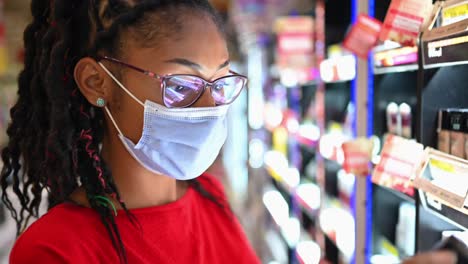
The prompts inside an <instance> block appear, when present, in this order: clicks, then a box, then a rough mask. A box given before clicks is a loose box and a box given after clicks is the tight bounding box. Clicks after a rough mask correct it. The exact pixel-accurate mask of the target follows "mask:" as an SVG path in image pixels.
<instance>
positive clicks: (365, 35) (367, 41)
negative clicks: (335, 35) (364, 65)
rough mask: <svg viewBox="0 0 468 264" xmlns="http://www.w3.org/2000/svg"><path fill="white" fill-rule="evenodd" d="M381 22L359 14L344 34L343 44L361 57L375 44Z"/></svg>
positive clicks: (363, 57) (365, 57) (364, 56)
mask: <svg viewBox="0 0 468 264" xmlns="http://www.w3.org/2000/svg"><path fill="white" fill-rule="evenodd" d="M381 29H382V23H381V22H380V21H378V20H377V19H374V18H372V17H370V16H367V15H363V14H361V15H359V17H358V19H357V22H356V24H354V25H353V27H352V29H351V31H350V32H349V34H348V35H347V36H346V38H345V40H344V42H343V46H344V47H345V48H346V49H348V50H350V51H351V52H353V53H355V54H356V55H357V56H359V57H360V58H362V59H367V54H368V53H369V51H370V50H371V49H372V48H373V47H374V46H375V44H377V41H378V38H379V34H380V30H381Z"/></svg>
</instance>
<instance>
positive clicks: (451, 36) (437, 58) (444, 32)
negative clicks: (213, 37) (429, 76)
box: [422, 19, 468, 69]
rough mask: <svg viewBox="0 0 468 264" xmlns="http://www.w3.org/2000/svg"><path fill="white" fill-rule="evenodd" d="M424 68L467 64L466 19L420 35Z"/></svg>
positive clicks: (467, 22) (467, 37)
mask: <svg viewBox="0 0 468 264" xmlns="http://www.w3.org/2000/svg"><path fill="white" fill-rule="evenodd" d="M422 48H423V63H424V68H425V69H429V68H435V67H445V66H454V65H462V64H468V52H466V51H467V49H468V19H465V20H462V21H460V22H457V23H454V24H450V25H447V26H443V27H438V28H434V29H432V30H430V31H426V32H424V33H423V35H422Z"/></svg>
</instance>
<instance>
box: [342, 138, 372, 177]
mask: <svg viewBox="0 0 468 264" xmlns="http://www.w3.org/2000/svg"><path fill="white" fill-rule="evenodd" d="M373 146H374V144H373V142H372V141H371V140H369V139H366V138H358V139H356V140H353V141H348V142H345V143H343V145H342V148H343V153H344V162H343V169H344V170H345V171H346V172H347V173H352V174H354V175H356V176H367V175H369V173H370V169H369V164H370V160H371V157H372V149H373Z"/></svg>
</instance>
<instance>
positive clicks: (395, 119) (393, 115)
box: [387, 102, 401, 135]
mask: <svg viewBox="0 0 468 264" xmlns="http://www.w3.org/2000/svg"><path fill="white" fill-rule="evenodd" d="M398 112H399V109H398V105H397V104H396V103H394V102H391V103H389V104H388V105H387V129H388V132H389V133H391V134H394V135H399V134H400V130H401V129H400V128H401V126H400V124H401V121H400V116H399V114H398Z"/></svg>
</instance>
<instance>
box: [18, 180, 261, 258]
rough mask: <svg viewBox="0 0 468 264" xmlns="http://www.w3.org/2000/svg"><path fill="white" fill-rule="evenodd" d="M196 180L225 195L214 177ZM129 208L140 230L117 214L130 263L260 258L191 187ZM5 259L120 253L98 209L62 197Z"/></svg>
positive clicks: (230, 221) (234, 225)
mask: <svg viewBox="0 0 468 264" xmlns="http://www.w3.org/2000/svg"><path fill="white" fill-rule="evenodd" d="M199 181H200V182H201V184H202V186H204V187H205V189H206V190H208V191H209V192H211V193H213V194H215V195H217V196H221V197H223V198H224V197H225V195H224V192H223V191H222V187H221V185H220V183H219V182H217V181H216V180H214V178H212V177H210V176H201V177H200V178H199ZM130 211H131V213H132V214H133V215H135V217H136V218H137V219H138V222H139V223H140V225H141V228H142V229H141V231H140V229H138V228H137V227H135V225H133V224H132V223H131V222H130V221H129V220H128V217H127V216H126V214H125V212H124V211H119V212H118V216H117V217H116V222H117V225H118V227H119V231H120V235H121V237H122V241H123V243H124V246H125V249H126V253H127V259H128V263H129V264H132V263H151V264H153V263H191V264H192V263H195V264H196V263H210V264H211V263H223V264H224V263H260V261H259V259H258V258H257V256H256V255H255V253H254V251H253V250H252V248H251V246H250V245H249V243H248V241H247V238H246V236H245V234H244V232H243V231H242V229H241V226H240V224H239V223H238V221H237V219H236V218H235V216H234V215H233V214H227V213H226V212H224V211H223V210H222V209H221V208H220V207H219V206H217V205H216V204H214V203H213V202H211V201H209V200H207V199H206V198H204V197H203V196H201V194H199V193H198V192H197V191H195V190H194V189H193V188H192V187H189V188H188V190H187V192H186V193H185V195H184V196H183V197H181V198H180V199H179V200H177V201H175V202H173V203H170V204H167V205H162V206H155V207H150V208H143V209H134V210H130ZM10 263H11V264H23V263H24V264H26V263H27V264H30V263H47V264H54V263H119V258H118V255H117V252H116V250H115V249H114V247H113V246H112V242H111V239H110V237H109V234H108V232H107V231H106V229H105V226H104V225H103V224H102V223H101V221H100V218H99V215H98V214H97V213H96V212H95V211H94V210H92V209H90V208H85V207H81V206H77V205H74V204H71V203H64V204H60V205H57V206H56V207H54V208H52V209H51V210H50V211H49V212H48V213H47V214H45V215H44V216H43V217H41V218H40V219H39V220H37V221H36V222H35V223H33V224H32V225H31V226H30V227H29V228H28V229H27V230H26V232H25V233H23V234H22V235H21V236H20V237H19V238H18V240H17V242H16V244H15V246H14V248H13V251H12V252H11V255H10Z"/></svg>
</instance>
